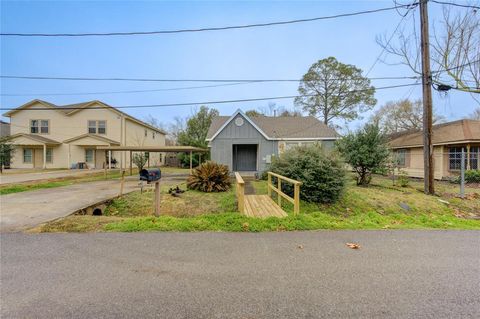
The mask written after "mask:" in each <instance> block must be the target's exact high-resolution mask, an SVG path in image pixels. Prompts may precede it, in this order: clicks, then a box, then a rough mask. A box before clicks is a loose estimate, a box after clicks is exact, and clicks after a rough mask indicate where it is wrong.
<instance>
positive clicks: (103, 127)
mask: <svg viewBox="0 0 480 319" xmlns="http://www.w3.org/2000/svg"><path fill="white" fill-rule="evenodd" d="M97 123H98V134H106V133H107V123H106V122H105V121H98V122H97Z"/></svg>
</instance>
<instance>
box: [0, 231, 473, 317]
mask: <svg viewBox="0 0 480 319" xmlns="http://www.w3.org/2000/svg"><path fill="white" fill-rule="evenodd" d="M0 239H1V317H2V318H385V317H389V318H479V317H480V232H478V231H319V232H289V233H259V234H250V233H103V234H102V233H98V234H37V235H33V234H22V233H4V234H1V235H0ZM346 242H358V243H359V244H360V245H361V246H362V247H361V249H360V250H352V249H350V248H347V247H346V246H345V243H346ZM299 245H302V246H303V248H302V247H299Z"/></svg>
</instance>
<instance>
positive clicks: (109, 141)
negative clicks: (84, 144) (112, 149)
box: [63, 133, 120, 145]
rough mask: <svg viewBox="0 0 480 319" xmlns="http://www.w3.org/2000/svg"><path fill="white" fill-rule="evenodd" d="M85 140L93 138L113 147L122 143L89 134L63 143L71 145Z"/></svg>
mask: <svg viewBox="0 0 480 319" xmlns="http://www.w3.org/2000/svg"><path fill="white" fill-rule="evenodd" d="M84 138H93V139H96V140H99V141H102V142H106V143H108V144H111V145H120V142H117V141H114V140H111V139H109V138H106V137H104V136H100V135H97V134H89V133H86V134H82V135H79V136H75V137H72V138H69V139H67V140H64V141H63V143H71V142H74V141H78V140H81V139H84Z"/></svg>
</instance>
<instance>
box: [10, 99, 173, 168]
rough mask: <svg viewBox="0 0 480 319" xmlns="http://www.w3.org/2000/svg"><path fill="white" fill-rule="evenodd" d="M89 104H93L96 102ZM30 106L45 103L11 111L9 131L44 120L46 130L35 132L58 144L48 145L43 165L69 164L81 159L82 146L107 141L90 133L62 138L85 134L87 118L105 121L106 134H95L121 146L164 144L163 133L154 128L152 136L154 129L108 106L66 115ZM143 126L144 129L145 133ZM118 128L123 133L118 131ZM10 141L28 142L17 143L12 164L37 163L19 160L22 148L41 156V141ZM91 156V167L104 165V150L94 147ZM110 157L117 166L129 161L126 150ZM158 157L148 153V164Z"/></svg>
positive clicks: (25, 128) (22, 129)
mask: <svg viewBox="0 0 480 319" xmlns="http://www.w3.org/2000/svg"><path fill="white" fill-rule="evenodd" d="M93 106H96V104H94V105H93ZM98 106H101V105H98ZM32 108H45V106H44V105H43V104H41V103H36V104H34V105H31V106H30V107H29V108H27V109H23V110H19V111H18V112H15V113H13V114H12V115H11V117H10V122H11V134H12V135H15V134H18V133H25V134H30V120H35V119H42V120H48V121H49V133H48V134H38V135H39V136H43V137H46V138H49V139H52V140H54V141H57V142H60V143H61V144H60V145H56V146H52V147H51V148H52V149H53V161H52V163H46V168H70V167H71V166H72V164H75V163H78V162H84V161H85V149H87V148H93V149H95V148H96V146H99V145H103V146H107V145H108V142H103V141H99V140H97V139H93V138H90V137H85V138H82V139H81V140H74V141H71V142H68V143H64V142H63V141H66V140H69V139H72V138H75V137H78V136H81V135H84V134H87V133H88V121H89V120H104V121H106V134H102V135H100V134H99V136H102V137H105V138H107V139H110V140H113V141H116V142H119V143H120V145H123V146H142V145H145V146H164V145H165V135H164V134H161V133H159V132H155V139H154V138H153V137H152V132H154V131H153V130H152V129H151V128H148V127H146V126H143V125H141V124H139V123H137V122H135V121H133V120H131V119H129V118H128V117H126V116H125V115H123V114H120V113H118V112H116V111H115V110H112V109H88V108H86V109H83V110H79V111H77V112H74V113H73V114H71V115H66V114H64V113H63V112H61V111H57V110H42V111H35V110H31V109H32ZM145 130H147V136H146V137H145ZM122 131H123V133H124V134H122ZM14 144H30V145H31V146H30V145H29V146H24V145H18V146H17V147H16V150H15V153H14V157H13V159H12V164H11V167H12V168H34V167H38V163H37V165H35V163H34V162H33V161H32V163H24V162H23V149H24V148H31V149H34V152H35V153H36V152H42V156H41V158H43V144H42V143H36V142H32V141H29V140H27V139H26V138H23V137H18V138H15V140H14ZM49 147H50V146H49ZM37 150H38V151H37ZM94 157H95V163H94V164H95V165H94V166H95V168H103V166H104V165H105V151H100V150H96V151H95V155H94ZM112 158H114V159H116V160H117V161H118V164H117V167H119V165H120V163H121V162H123V163H124V164H123V166H124V167H128V166H129V165H130V156H129V154H128V152H112ZM160 158H164V156H161V155H160V154H159V153H152V154H151V155H150V165H152V166H154V165H155V166H156V165H161V164H162V161H161V160H160ZM106 165H108V164H106ZM42 166H43V163H42Z"/></svg>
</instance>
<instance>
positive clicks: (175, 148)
mask: <svg viewBox="0 0 480 319" xmlns="http://www.w3.org/2000/svg"><path fill="white" fill-rule="evenodd" d="M97 150H106V151H133V152H165V153H168V152H175V153H178V152H208V149H206V148H201V147H194V146H97Z"/></svg>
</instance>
